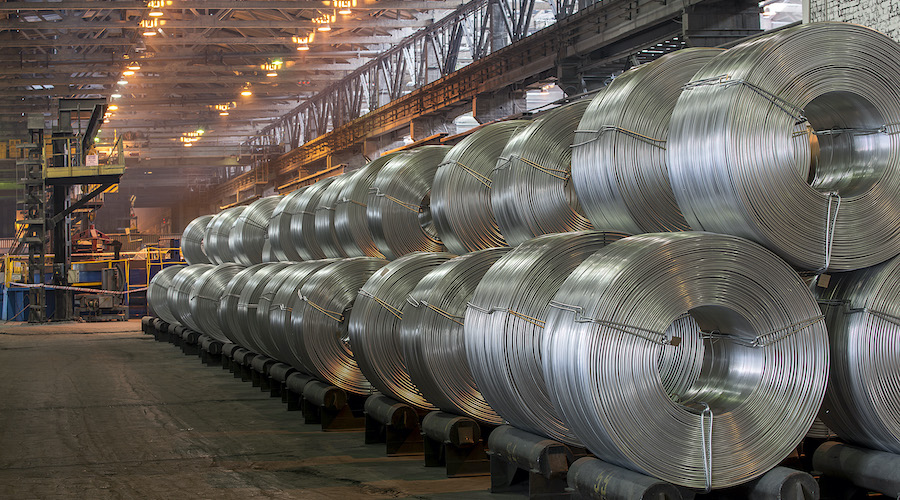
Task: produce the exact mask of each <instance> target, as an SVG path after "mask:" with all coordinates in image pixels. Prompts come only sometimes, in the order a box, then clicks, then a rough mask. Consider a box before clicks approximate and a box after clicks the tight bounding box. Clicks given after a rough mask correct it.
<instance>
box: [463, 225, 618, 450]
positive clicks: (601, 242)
mask: <svg viewBox="0 0 900 500" xmlns="http://www.w3.org/2000/svg"><path fill="white" fill-rule="evenodd" d="M625 236H626V235H624V234H620V233H604V232H599V231H579V232H572V233H562V234H550V235H545V236H539V237H537V238H534V239H532V240H528V241H526V242H525V243H522V244H521V245H519V246H518V247H516V248H514V249H513V250H512V251H510V252H509V253H508V254H506V255H504V256H503V257H502V258H501V259H500V260H498V261H497V263H496V264H494V265H493V266H492V267H491V268H490V270H488V272H487V273H486V274H485V275H484V278H483V279H482V280H481V282H480V283H479V284H478V286H477V287H476V288H475V293H474V295H473V296H472V300H471V302H469V304H468V307H467V308H466V314H465V318H466V319H465V339H466V355H467V357H468V359H469V366H470V367H471V368H472V375H473V376H474V377H475V381H476V382H477V384H478V389H479V390H481V393H482V394H483V395H484V399H485V400H486V401H487V402H488V403H489V404H490V405H491V407H492V408H493V409H494V411H496V412H497V413H499V414H500V415H502V416H503V418H504V419H506V420H507V421H509V423H511V424H512V425H514V426H515V427H518V428H520V429H523V430H527V431H529V432H534V433H537V434H542V435H545V436H548V437H551V438H553V439H556V440H558V441H563V442H566V443H573V444H575V443H578V440H577V439H576V438H575V436H574V435H573V434H572V433H571V432H570V431H569V429H568V428H567V427H566V425H565V424H564V423H563V422H562V421H561V420H560V418H559V416H558V415H557V413H556V410H555V409H554V408H553V404H552V403H551V402H550V397H549V395H548V394H547V388H546V386H545V384H544V375H543V367H542V365H541V355H540V352H541V351H540V346H541V337H542V336H543V334H544V328H543V325H544V319H545V318H546V316H547V311H548V309H549V308H550V300H551V299H552V298H553V295H554V294H555V293H556V291H557V290H558V289H559V286H560V285H562V283H563V281H564V280H565V279H566V278H567V277H568V276H569V272H571V271H572V269H575V267H576V266H577V265H578V264H580V263H581V262H582V261H583V260H584V259H586V258H587V257H588V256H589V255H591V254H592V253H594V252H596V251H597V250H599V249H601V248H603V247H604V246H606V245H608V244H610V243H612V242H613V241H616V240H618V239H619V238H623V237H625Z"/></svg>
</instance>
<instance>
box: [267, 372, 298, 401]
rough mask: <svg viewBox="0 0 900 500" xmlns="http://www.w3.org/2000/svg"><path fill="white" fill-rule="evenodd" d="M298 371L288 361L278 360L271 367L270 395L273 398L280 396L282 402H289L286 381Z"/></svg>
mask: <svg viewBox="0 0 900 500" xmlns="http://www.w3.org/2000/svg"><path fill="white" fill-rule="evenodd" d="M296 371H297V370H296V369H295V368H294V367H293V366H291V365H289V364H287V363H280V362H276V363H275V364H273V365H272V366H271V367H269V396H272V397H273V398H279V397H280V398H281V402H282V403H287V399H286V394H287V388H286V385H285V382H286V381H287V379H288V377H289V376H291V375H292V374H293V373H295V372H296Z"/></svg>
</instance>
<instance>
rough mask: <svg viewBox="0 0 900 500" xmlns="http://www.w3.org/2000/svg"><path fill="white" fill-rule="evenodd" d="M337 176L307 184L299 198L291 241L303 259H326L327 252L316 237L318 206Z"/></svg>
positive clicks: (293, 220)
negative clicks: (323, 250) (323, 194)
mask: <svg viewBox="0 0 900 500" xmlns="http://www.w3.org/2000/svg"><path fill="white" fill-rule="evenodd" d="M334 179H335V177H329V178H327V179H322V180H320V181H319V182H317V183H315V184H313V185H312V186H307V188H306V189H304V190H303V194H301V195H300V197H299V198H298V199H297V202H296V203H297V205H296V206H297V213H298V214H299V216H298V217H293V218H292V219H291V231H290V235H291V241H292V242H293V244H294V248H295V249H296V250H297V253H298V254H300V257H301V258H302V259H303V260H315V259H324V258H325V253H324V252H322V248H321V247H320V246H319V241H318V239H316V207H317V206H319V199H320V198H321V197H322V193H324V192H325V189H327V188H328V186H330V185H331V183H332V182H334Z"/></svg>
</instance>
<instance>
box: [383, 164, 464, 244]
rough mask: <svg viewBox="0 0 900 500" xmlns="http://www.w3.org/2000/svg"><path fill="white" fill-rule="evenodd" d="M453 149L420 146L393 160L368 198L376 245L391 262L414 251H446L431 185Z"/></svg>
mask: <svg viewBox="0 0 900 500" xmlns="http://www.w3.org/2000/svg"><path fill="white" fill-rule="evenodd" d="M449 150H450V146H420V147H417V148H415V149H411V150H408V151H403V152H402V153H398V154H397V155H395V156H394V157H392V158H391V161H389V162H388V163H387V164H386V165H385V166H384V167H382V169H381V171H380V172H378V176H377V177H376V178H375V182H373V183H372V188H371V189H370V190H369V193H368V197H367V198H366V200H367V201H366V205H367V208H366V217H367V219H368V223H369V229H370V230H371V231H372V238H373V239H374V241H375V246H376V247H377V248H378V250H379V251H381V253H382V254H384V256H385V258H387V259H388V260H393V259H396V258H397V257H400V256H402V255H406V254H408V253H412V252H443V251H444V250H445V248H444V244H443V243H442V242H441V239H440V237H439V236H438V233H437V229H435V227H434V219H433V218H432V214H431V184H432V183H433V182H434V174H435V172H437V168H438V165H439V164H440V163H441V162H442V161H443V160H444V156H445V155H446V154H447V151H449Z"/></svg>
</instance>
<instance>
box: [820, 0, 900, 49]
mask: <svg viewBox="0 0 900 500" xmlns="http://www.w3.org/2000/svg"><path fill="white" fill-rule="evenodd" d="M808 7H809V8H808V9H804V10H805V11H806V12H808V13H809V20H810V21H812V22H816V21H844V22H848V23H856V24H862V25H863V26H868V27H870V28H874V29H877V30H878V31H881V32H882V33H884V34H886V35H887V36H889V37H891V38H893V39H894V40H900V0H848V1H840V2H839V1H835V0H808Z"/></svg>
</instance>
